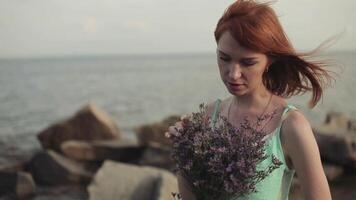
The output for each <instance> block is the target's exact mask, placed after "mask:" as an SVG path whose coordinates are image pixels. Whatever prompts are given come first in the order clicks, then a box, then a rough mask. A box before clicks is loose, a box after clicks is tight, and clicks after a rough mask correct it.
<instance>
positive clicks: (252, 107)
mask: <svg viewBox="0 0 356 200" xmlns="http://www.w3.org/2000/svg"><path fill="white" fill-rule="evenodd" d="M272 95H273V94H272V93H271V92H270V91H268V90H267V89H265V90H263V91H260V92H254V93H251V94H248V95H243V96H233V98H234V99H233V101H234V104H238V107H239V110H245V111H251V112H253V111H260V110H263V109H264V108H265V107H266V105H267V104H268V102H269V100H270V98H271V97H272Z"/></svg>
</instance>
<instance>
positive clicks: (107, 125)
mask: <svg viewBox="0 0 356 200" xmlns="http://www.w3.org/2000/svg"><path fill="white" fill-rule="evenodd" d="M37 137H38V139H39V141H40V143H41V145H42V147H43V148H45V149H52V150H55V151H57V152H60V146H61V143H62V142H64V141H67V140H86V141H88V140H109V139H120V138H121V134H120V131H119V128H118V127H117V126H116V124H115V123H114V121H113V120H112V119H110V117H109V116H108V115H107V114H106V113H105V112H104V111H102V110H101V109H100V108H98V107H97V106H96V105H95V104H94V103H90V104H88V105H87V106H85V107H84V108H82V109H81V110H79V111H78V112H77V113H76V114H75V115H74V116H73V117H71V118H70V119H68V120H65V121H62V122H59V123H57V124H54V125H52V126H50V127H48V128H46V129H45V130H43V131H42V132H40V133H39V134H38V136H37Z"/></svg>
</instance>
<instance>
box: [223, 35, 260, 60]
mask: <svg viewBox="0 0 356 200" xmlns="http://www.w3.org/2000/svg"><path fill="white" fill-rule="evenodd" d="M217 53H220V54H224V55H229V56H244V57H245V56H251V57H252V56H261V53H259V52H256V51H253V50H251V49H248V48H246V47H243V46H241V45H240V44H239V42H237V41H236V40H235V39H234V38H233V37H232V35H231V34H230V32H228V31H226V32H225V33H223V34H222V36H221V37H220V39H219V41H218V47H217Z"/></svg>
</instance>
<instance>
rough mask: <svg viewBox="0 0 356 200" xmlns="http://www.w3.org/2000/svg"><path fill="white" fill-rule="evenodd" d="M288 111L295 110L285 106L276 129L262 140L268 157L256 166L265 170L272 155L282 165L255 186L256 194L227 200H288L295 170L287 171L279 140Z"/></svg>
mask: <svg viewBox="0 0 356 200" xmlns="http://www.w3.org/2000/svg"><path fill="white" fill-rule="evenodd" d="M220 103H221V100H220V99H218V100H217V101H216V103H215V109H214V112H213V115H212V124H211V125H212V126H214V124H215V122H216V117H217V113H218V111H219V106H220ZM290 109H297V108H296V107H294V106H292V105H287V107H286V108H285V109H284V110H283V114H282V117H281V120H280V122H279V125H278V127H277V128H276V129H275V130H274V131H273V132H272V133H271V134H269V135H267V136H266V137H265V138H264V139H265V140H266V141H267V142H266V146H265V153H266V154H267V155H268V156H269V157H268V158H267V159H265V160H264V161H262V162H261V163H260V164H259V165H257V169H258V170H262V169H266V167H267V166H269V165H270V164H271V163H272V161H271V159H270V158H271V155H272V154H273V155H275V156H276V157H277V158H278V159H279V160H280V161H282V163H283V164H282V165H281V166H280V167H279V168H277V169H275V170H274V171H273V172H272V173H271V174H270V175H269V176H267V177H266V178H265V179H263V180H262V181H261V182H259V183H257V184H256V189H257V191H258V192H256V193H250V194H249V195H247V196H244V197H237V196H236V197H232V198H230V199H229V200H288V195H289V189H290V186H291V183H292V179H293V176H294V174H295V170H294V169H289V168H288V166H287V165H286V161H285V159H284V154H283V150H282V145H281V140H280V129H281V125H282V122H283V120H284V118H285V116H286V113H287V112H288V111H289V110H290Z"/></svg>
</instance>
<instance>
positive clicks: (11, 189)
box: [0, 171, 36, 199]
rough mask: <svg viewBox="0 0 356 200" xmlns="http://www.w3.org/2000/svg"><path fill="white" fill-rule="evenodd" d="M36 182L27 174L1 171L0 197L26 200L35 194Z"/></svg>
mask: <svg viewBox="0 0 356 200" xmlns="http://www.w3.org/2000/svg"><path fill="white" fill-rule="evenodd" d="M35 189H36V186H35V182H34V181H33V179H32V176H31V174H29V173H26V172H16V171H15V172H14V171H0V197H2V196H8V197H10V196H11V197H14V198H17V199H24V198H27V197H29V196H31V195H32V194H34V192H35Z"/></svg>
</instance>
